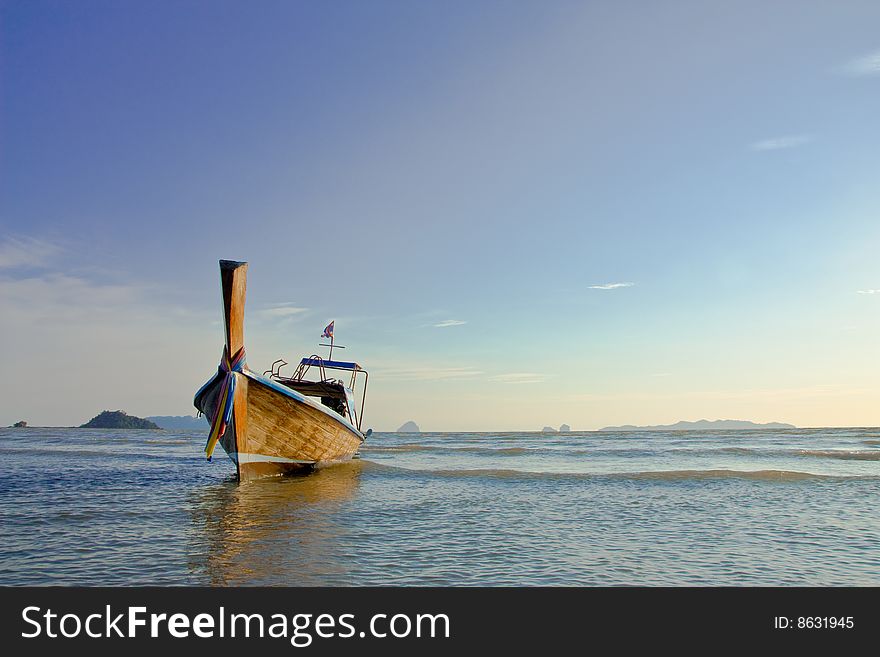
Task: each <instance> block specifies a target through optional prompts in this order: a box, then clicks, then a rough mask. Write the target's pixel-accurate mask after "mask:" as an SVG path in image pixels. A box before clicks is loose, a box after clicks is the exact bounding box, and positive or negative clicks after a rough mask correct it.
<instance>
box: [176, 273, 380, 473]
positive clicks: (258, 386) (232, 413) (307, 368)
mask: <svg viewBox="0 0 880 657" xmlns="http://www.w3.org/2000/svg"><path fill="white" fill-rule="evenodd" d="M247 267H248V265H247V263H246V262H235V261H232V260H221V261H220V281H221V287H222V291H223V319H224V324H225V332H226V344H225V346H224V347H223V355H222V358H221V360H220V366H219V367H218V369H217V373H216V374H215V375H214V376H213V377H211V379H210V380H209V381H208V382H207V383H206V384H205V385H203V386H202V387H201V388H200V389H199V390H198V392H196V395H195V398H194V400H193V404H194V405H195V407H196V408H197V409H198V410H199V411H200V412H202V413H204V414H205V416H206V417H208V418H209V421H210V423H211V429H210V433H209V435H208V442H207V444H206V445H205V454H206V455H207V457H208V460H209V461H210V460H211V456H212V455H213V453H214V449H215V447H216V445H217V443H220V445H221V446H222V447H223V449H224V450H226V454H227V455H228V456H229V458H230V459H232V461H233V462H234V463H235V466H236V472H237V474H238V478H239V479H240V480H241V481H249V480H251V479H256V478H259V477H265V476H271V475H282V474H287V473H291V472H297V471H299V472H302V471H305V470H310V469H313V468H315V467H319V466H324V465H328V464H332V463H337V462H342V461H347V460H349V459H351V458H352V456H354V455H355V454H356V452H357V451H358V448H359V447H360V446H361V444H362V443H363V441H364V440H365V438H366V437H367V436H369V435H370V433H372V432H371V431H367V433H366V434H364V433H362V432H361V419H362V416H363V410H364V403H365V402H366V385H367V382H368V378H369V375H368V373H367V372H366V370H364V369H363V368H362V367H361V366H360V365H358V364H357V363H353V362H343V361H334V360H332V358H333V322H331V323H330V325H328V326H327V328H325V329H324V334H323V335H322V337H328V338H330V340H331V342H330V344H329V345H326V346H329V347H330V355H329V357H328V358H327V359H323V358H321V357H320V356H318V355H316V354H313V355H312V356H310V357H307V358H303V359H302V360H301V361H300V364H299V366H298V367H297V369H296V372H295V373H294V375H293V376H291V377H282V376H281V367H282V366H283V365H286V364H287V363H285V362H284V361H283V360H277V361H275V363H273V365H272V368H271V369H270V370H267V371H265V372H263V374H262V375H260V374H257V373H255V372H253V371H251V370H250V369H249V368H248V366H247V362H246V360H245V350H244V301H245V292H246V288H247ZM337 348H338V347H337ZM343 348H344V347H343ZM328 372H331V373H335V372H345V374H346V375H349V376H348V380H347V381H344V380H342V379H337V378H332V377H330V376H328ZM309 374H311V375H313V379H314V380H313V379H309V378H306V377H307V375H309ZM361 376H362V377H363V382H364V384H363V391H362V393H361V404H360V409H358V408H357V400H356V397H355V392H354V389H355V384H356V383H357V381H358V380H359V377H361Z"/></svg>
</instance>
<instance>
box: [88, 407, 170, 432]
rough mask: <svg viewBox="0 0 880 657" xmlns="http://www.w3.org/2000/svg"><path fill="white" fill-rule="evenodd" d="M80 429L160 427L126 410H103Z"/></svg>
mask: <svg viewBox="0 0 880 657" xmlns="http://www.w3.org/2000/svg"><path fill="white" fill-rule="evenodd" d="M80 429H160V427H159V426H158V425H157V424H155V423H154V422H150V421H149V420H144V419H143V418H139V417H135V416H134V415H129V414H128V413H126V412H125V411H102V412H101V413H99V414H98V415H96V416H95V417H93V418H92V419H91V420H89V421H88V422H86V423H85V424H82V425H80Z"/></svg>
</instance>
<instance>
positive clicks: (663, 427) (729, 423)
mask: <svg viewBox="0 0 880 657" xmlns="http://www.w3.org/2000/svg"><path fill="white" fill-rule="evenodd" d="M712 429H736V430H739V431H748V430H749V429H797V427H796V426H794V425H793V424H783V423H782V422H767V423H766V424H758V423H756V422H750V421H749V420H697V421H696V422H676V423H675V424H657V425H654V426H646V427H637V426H635V425H632V424H625V425H623V426H622V427H604V428H602V429H600V431H705V430H712Z"/></svg>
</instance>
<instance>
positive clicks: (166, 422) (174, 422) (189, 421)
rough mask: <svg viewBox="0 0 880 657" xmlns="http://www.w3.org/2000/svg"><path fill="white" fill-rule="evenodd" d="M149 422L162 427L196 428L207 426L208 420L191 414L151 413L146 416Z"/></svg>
mask: <svg viewBox="0 0 880 657" xmlns="http://www.w3.org/2000/svg"><path fill="white" fill-rule="evenodd" d="M147 419H148V420H149V421H150V422H155V423H156V424H158V425H159V426H160V427H162V428H163V429H168V430H174V429H198V430H200V431H201V430H203V429H207V428H208V422H207V420H206V419H205V417H204V416H203V417H195V416H193V415H152V416H150V417H148V418H147Z"/></svg>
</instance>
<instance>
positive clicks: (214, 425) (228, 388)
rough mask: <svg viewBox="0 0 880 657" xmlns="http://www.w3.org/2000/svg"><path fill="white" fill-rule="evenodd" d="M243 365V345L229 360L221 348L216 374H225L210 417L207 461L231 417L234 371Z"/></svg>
mask: <svg viewBox="0 0 880 657" xmlns="http://www.w3.org/2000/svg"><path fill="white" fill-rule="evenodd" d="M244 367H245V360H244V347H242V348H241V349H239V350H238V352H237V353H236V354H235V358H232V359H231V360H230V358H229V352H228V351H227V349H226V347H224V348H223V359H222V360H221V361H220V371H219V372H218V373H217V376H221V375H222V374H223V372H225V373H226V376H225V377H224V378H223V386H222V387H221V388H220V396H219V397H218V403H217V408H216V410H215V411H214V416H213V417H212V418H211V433H209V434H208V442H207V443H206V444H205V455H206V456H207V457H208V460H209V461H210V460H211V455H212V454H213V453H214V448H215V447H217V441H219V440H220V439H221V438H222V437H223V434H225V433H226V427H227V426H228V425H229V422H230V420H231V419H232V407H233V405H234V404H235V373H236V372H241V371H242V370H244Z"/></svg>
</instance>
